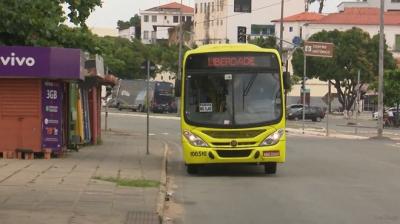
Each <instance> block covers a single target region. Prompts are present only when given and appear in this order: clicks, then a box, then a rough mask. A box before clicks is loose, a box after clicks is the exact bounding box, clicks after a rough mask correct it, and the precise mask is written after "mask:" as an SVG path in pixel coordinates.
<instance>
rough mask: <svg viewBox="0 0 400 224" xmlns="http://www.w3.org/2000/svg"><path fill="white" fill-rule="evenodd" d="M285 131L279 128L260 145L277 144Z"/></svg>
mask: <svg viewBox="0 0 400 224" xmlns="http://www.w3.org/2000/svg"><path fill="white" fill-rule="evenodd" d="M283 133H284V130H283V129H279V130H277V131H276V132H274V133H272V134H270V135H269V136H268V137H267V138H266V139H265V140H264V141H263V142H262V143H261V144H260V146H267V145H275V144H277V143H278V142H279V140H280V139H281V138H282V136H283Z"/></svg>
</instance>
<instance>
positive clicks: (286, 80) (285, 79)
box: [283, 72, 291, 90]
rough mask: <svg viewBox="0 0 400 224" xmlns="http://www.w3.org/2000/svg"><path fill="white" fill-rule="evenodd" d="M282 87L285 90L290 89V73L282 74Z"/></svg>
mask: <svg viewBox="0 0 400 224" xmlns="http://www.w3.org/2000/svg"><path fill="white" fill-rule="evenodd" d="M283 87H284V88H285V89H286V90H288V89H290V87H291V80H290V72H283Z"/></svg>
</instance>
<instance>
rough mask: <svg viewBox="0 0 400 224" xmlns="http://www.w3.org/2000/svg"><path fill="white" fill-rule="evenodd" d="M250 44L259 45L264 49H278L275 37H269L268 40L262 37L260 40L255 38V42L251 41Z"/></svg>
mask: <svg viewBox="0 0 400 224" xmlns="http://www.w3.org/2000/svg"><path fill="white" fill-rule="evenodd" d="M249 43H251V44H254V45H257V46H259V47H262V48H274V49H278V45H277V42H276V37H274V36H268V37H266V38H264V37H262V36H261V37H259V38H255V39H254V40H250V41H249Z"/></svg>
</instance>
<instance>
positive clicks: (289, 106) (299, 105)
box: [286, 104, 303, 110]
mask: <svg viewBox="0 0 400 224" xmlns="http://www.w3.org/2000/svg"><path fill="white" fill-rule="evenodd" d="M299 108H303V104H289V105H288V106H286V109H287V110H291V109H299Z"/></svg>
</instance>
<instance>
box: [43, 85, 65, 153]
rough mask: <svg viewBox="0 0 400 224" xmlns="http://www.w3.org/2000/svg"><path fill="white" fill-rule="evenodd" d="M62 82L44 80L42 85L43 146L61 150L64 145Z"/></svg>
mask: <svg viewBox="0 0 400 224" xmlns="http://www.w3.org/2000/svg"><path fill="white" fill-rule="evenodd" d="M62 96H63V89H62V86H61V83H59V82H53V81H43V85H42V119H43V120H42V148H43V149H44V148H50V149H52V150H53V151H60V150H61V147H62Z"/></svg>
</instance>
